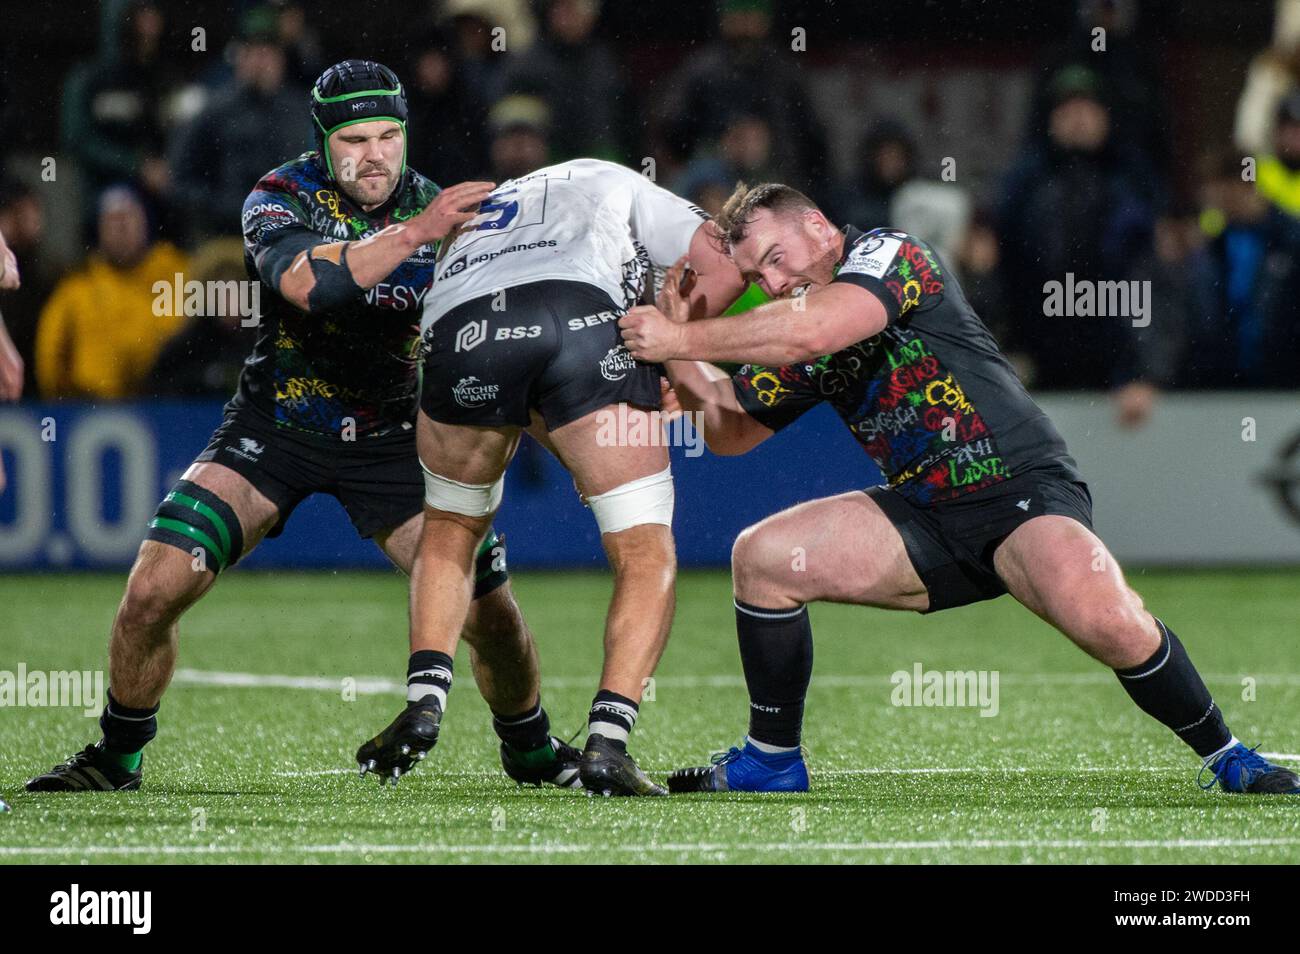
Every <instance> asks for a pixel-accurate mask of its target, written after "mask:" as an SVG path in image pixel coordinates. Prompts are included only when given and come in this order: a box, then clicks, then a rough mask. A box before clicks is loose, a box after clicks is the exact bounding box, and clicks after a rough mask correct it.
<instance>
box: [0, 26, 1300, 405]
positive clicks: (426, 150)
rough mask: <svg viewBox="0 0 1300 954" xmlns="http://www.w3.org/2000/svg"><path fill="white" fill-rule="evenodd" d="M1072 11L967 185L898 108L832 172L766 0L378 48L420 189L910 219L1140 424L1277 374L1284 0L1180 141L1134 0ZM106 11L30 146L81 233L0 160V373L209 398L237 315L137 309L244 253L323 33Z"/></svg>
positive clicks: (48, 394)
mask: <svg viewBox="0 0 1300 954" xmlns="http://www.w3.org/2000/svg"><path fill="white" fill-rule="evenodd" d="M605 2H606V3H609V2H612V0H605ZM1077 6H1078V11H1077V16H1076V17H1075V19H1074V21H1073V22H1074V27H1073V29H1072V31H1071V33H1070V35H1069V36H1068V37H1066V38H1064V40H1063V42H1062V43H1061V44H1060V45H1059V47H1058V48H1053V49H1051V50H1045V51H1043V53H1042V56H1041V61H1040V62H1039V63H1037V64H1036V66H1035V68H1034V69H1033V70H1032V73H1031V80H1032V87H1033V89H1032V96H1031V97H1030V100H1029V102H1028V108H1027V110H1026V115H1025V119H1024V125H1023V133H1022V136H1021V138H1020V141H1019V143H1018V145H1017V146H1016V148H1015V150H1013V151H1012V152H1011V156H1012V161H1011V162H1010V163H1009V164H1008V165H1007V167H1006V168H1004V169H1002V170H1000V172H999V174H998V175H996V176H992V177H988V181H986V182H984V183H981V184H980V185H979V187H973V186H972V185H971V184H969V183H967V182H965V181H963V179H962V178H961V177H957V178H956V179H954V180H952V181H948V179H947V177H944V176H942V175H941V169H940V168H922V166H921V164H920V161H919V157H920V156H921V155H922V154H923V153H924V152H925V149H924V148H923V147H924V146H925V145H926V144H924V143H922V142H921V141H919V140H918V131H917V130H916V129H915V128H914V127H913V126H911V125H909V123H908V122H907V120H906V118H905V114H904V115H887V114H881V115H874V116H871V117H869V118H868V120H867V121H866V122H865V123H864V128H862V130H861V133H860V138H859V142H858V147H857V149H856V150H855V152H854V168H853V169H852V170H851V171H850V174H848V175H847V176H846V175H843V174H842V172H843V170H837V168H836V167H835V165H834V164H833V163H832V162H831V161H830V158H829V153H830V150H829V149H828V147H827V139H828V137H827V133H828V131H829V127H828V126H827V123H828V122H829V121H831V120H830V118H829V117H828V116H826V115H825V110H824V109H822V110H819V108H818V104H817V103H816V101H815V97H814V95H813V91H812V90H811V88H810V80H811V77H812V73H813V69H814V67H813V66H809V65H805V64H807V63H810V62H811V61H810V60H808V59H806V58H804V59H801V58H800V55H799V54H795V53H792V51H791V40H790V37H789V36H788V35H780V34H778V33H777V31H776V29H775V27H774V15H773V14H774V11H773V8H772V2H771V0H719V2H717V3H716V14H717V17H718V23H717V30H716V31H715V32H713V33H711V34H710V35H711V36H712V37H713V38H712V39H710V40H707V41H702V42H700V43H697V44H693V45H692V46H691V47H690V48H689V50H688V51H686V52H685V55H684V56H682V57H680V58H678V59H676V60H675V61H674V62H673V63H672V64H670V65H669V67H667V68H666V69H665V70H664V72H663V75H653V76H651V77H650V78H649V80H648V81H647V77H646V76H645V75H644V72H645V71H644V70H642V71H641V73H639V74H638V82H637V83H636V84H633V82H632V73H631V66H630V64H631V62H632V60H633V58H634V55H635V54H636V52H637V47H638V41H637V39H636V38H628V37H622V38H617V41H616V40H615V39H610V38H607V37H606V36H605V34H604V33H602V31H601V29H600V27H601V17H602V5H601V0H442V2H437V3H435V4H433V6H432V8H431V12H430V14H429V17H428V19H427V21H426V22H424V23H423V24H422V25H420V26H419V27H418V29H415V30H413V31H412V32H411V33H410V34H409V36H408V37H407V38H406V41H405V42H404V44H403V46H402V54H401V59H399V60H398V61H394V62H389V63H388V64H387V65H390V66H392V67H393V68H394V69H395V70H396V71H397V72H398V75H399V76H401V77H402V78H403V81H404V83H405V84H406V88H407V92H408V96H409V101H410V129H411V137H410V141H409V153H408V161H409V164H410V165H411V166H412V167H414V168H416V169H418V170H420V171H422V172H424V173H425V174H426V175H429V176H430V177H431V178H433V179H434V180H435V181H438V182H440V183H442V184H444V185H445V184H450V183H452V182H455V181H461V180H466V179H474V178H491V179H494V180H496V181H501V180H504V179H507V178H510V177H514V176H518V175H522V174H525V173H527V172H529V171H531V170H533V169H536V168H538V167H540V166H542V165H545V164H547V163H549V162H554V161H560V160H564V159H568V158H573V157H576V156H597V157H602V158H609V159H614V160H617V161H621V162H624V163H626V164H627V165H629V166H631V167H633V168H636V169H638V170H643V169H644V167H645V161H646V159H647V158H649V159H653V162H654V165H655V169H654V174H655V178H656V180H657V181H658V182H660V183H661V184H663V185H665V186H667V187H668V188H671V189H673V190H674V191H676V192H678V193H679V194H681V195H683V196H685V197H687V198H689V199H691V200H692V201H693V202H695V203H696V204H698V205H699V206H701V207H702V208H704V209H706V210H709V211H717V209H718V208H719V207H720V206H721V204H722V202H723V200H724V199H725V198H726V196H727V195H728V194H729V193H730V192H731V190H732V188H733V187H734V185H735V183H736V182H737V180H746V181H749V182H751V183H753V182H756V181H763V180H780V181H785V182H788V183H790V184H792V185H795V186H796V187H798V188H801V189H803V190H805V191H806V192H807V193H808V194H809V195H811V196H812V197H813V198H814V199H816V200H817V201H818V202H819V203H820V204H821V205H822V206H823V208H824V209H825V210H826V211H827V213H828V215H829V216H830V218H831V219H832V221H834V222H836V223H837V224H846V223H851V224H853V225H856V226H857V227H859V228H862V229H870V228H875V227H880V226H892V227H895V228H899V229H903V230H906V231H911V232H914V233H916V234H918V235H920V236H922V237H923V238H926V239H927V240H928V241H930V242H931V243H932V244H933V245H934V246H935V247H936V248H937V249H938V250H939V252H940V254H941V256H942V258H943V259H944V261H945V262H946V264H947V265H948V267H949V268H950V270H952V271H953V272H955V273H957V274H958V275H959V276H960V278H961V279H962V282H963V285H964V287H965V288H966V290H967V293H968V296H969V297H970V298H971V300H972V303H973V305H974V306H975V308H976V310H977V312H978V313H979V314H980V316H981V317H982V318H983V319H984V320H985V322H986V323H987V324H988V325H989V326H990V327H991V328H992V329H993V331H994V333H995V334H996V335H997V337H998V339H999V341H1000V342H1001V343H1002V344H1003V347H1004V350H1005V351H1006V352H1007V353H1008V355H1009V356H1011V358H1012V360H1013V362H1014V363H1015V364H1016V366H1017V369H1018V370H1019V371H1020V373H1021V374H1022V376H1023V377H1024V378H1025V379H1026V381H1027V383H1028V384H1029V385H1030V386H1031V387H1032V388H1036V389H1040V390H1048V389H1080V388H1087V389H1099V388H1106V389H1110V390H1111V391H1112V392H1113V393H1114V395H1115V397H1116V401H1117V407H1118V409H1119V413H1120V415H1121V417H1122V419H1124V420H1125V421H1127V422H1129V423H1140V422H1141V421H1142V420H1143V419H1144V418H1145V416H1146V415H1147V414H1149V412H1150V410H1151V407H1152V403H1153V401H1154V400H1155V397H1156V395H1157V394H1158V393H1159V392H1160V391H1162V390H1165V389H1171V388H1175V389H1188V388H1297V387H1300V322H1298V321H1297V317H1298V316H1300V308H1298V307H1297V304H1296V303H1297V302H1298V301H1300V0H1279V2H1278V4H1277V14H1276V19H1277V22H1276V26H1275V30H1274V42H1273V44H1272V46H1271V47H1270V48H1269V49H1268V50H1266V51H1264V52H1262V53H1260V54H1259V55H1258V56H1257V57H1255V59H1254V60H1253V62H1252V63H1251V64H1250V66H1249V69H1248V70H1246V71H1244V73H1243V74H1242V75H1241V76H1240V77H1239V78H1238V79H1236V80H1232V82H1233V83H1234V85H1237V84H1239V85H1240V86H1241V89H1240V91H1239V104H1238V108H1237V116H1236V122H1235V127H1234V128H1231V129H1223V130H1211V131H1210V135H1209V137H1208V138H1209V139H1210V140H1211V141H1212V142H1214V143H1217V145H1213V146H1212V148H1209V149H1208V150H1205V151H1204V152H1203V153H1202V154H1200V155H1197V156H1195V157H1192V156H1183V155H1176V154H1175V151H1174V149H1173V148H1172V145H1171V141H1170V140H1171V137H1170V132H1169V131H1170V127H1171V123H1170V112H1171V110H1170V105H1171V103H1170V101H1171V99H1173V98H1175V97H1176V90H1171V88H1170V82H1169V79H1168V77H1167V76H1163V75H1161V74H1160V72H1159V69H1160V63H1159V62H1157V61H1156V58H1154V57H1152V56H1151V55H1149V53H1148V51H1147V50H1146V49H1145V44H1144V40H1143V38H1142V37H1141V36H1140V35H1139V33H1138V31H1137V27H1136V22H1137V21H1136V14H1137V12H1138V11H1137V6H1138V0H1081V2H1079V3H1078V4H1077ZM701 7H702V9H703V10H705V11H706V12H707V11H709V9H710V8H709V6H707V5H705V4H701ZM109 8H110V9H111V10H112V17H110V18H109V22H107V23H106V25H105V28H104V30H103V36H102V44H101V49H100V51H99V53H98V55H96V56H95V57H93V58H92V59H90V60H88V61H87V62H84V63H82V64H80V65H79V66H78V67H76V68H75V69H74V70H73V71H72V72H71V73H69V74H68V75H67V76H65V77H63V78H62V113H61V122H60V127H61V136H62V141H61V143H60V144H59V148H58V150H54V149H53V147H52V146H51V152H52V153H55V154H57V155H61V156H66V157H69V158H71V159H73V160H75V163H76V167H77V170H78V173H79V176H78V181H79V183H80V205H79V208H80V210H81V211H80V214H81V216H82V223H81V229H82V232H83V234H84V236H85V246H86V254H85V255H84V258H83V259H82V260H81V261H79V262H78V261H74V262H66V261H56V260H54V257H53V256H51V255H49V254H47V247H46V245H47V243H46V242H45V239H44V233H45V230H46V225H47V208H46V201H45V199H44V198H43V191H42V184H41V183H40V182H39V181H37V180H35V179H33V177H32V176H30V175H28V176H25V177H15V176H14V175H13V174H7V175H4V177H3V178H0V235H3V236H4V238H5V239H6V240H7V244H8V247H9V250H10V252H11V253H12V260H13V262H14V264H15V266H16V268H17V269H18V271H19V272H20V274H21V278H22V282H21V286H20V287H18V288H17V289H12V288H11V289H9V290H5V291H3V293H0V312H2V313H3V316H4V322H5V324H6V325H7V327H8V331H9V335H10V337H11V338H12V342H13V346H12V349H9V346H8V343H7V342H3V341H0V397H3V396H13V393H14V392H15V391H16V388H17V386H16V385H15V384H14V383H13V376H14V371H13V369H14V368H17V367H19V366H20V365H21V367H22V368H23V369H24V370H23V377H24V380H23V382H22V393H23V394H25V395H27V396H39V397H41V398H91V399H113V398H129V397H142V396H200V395H211V396H225V395H228V394H229V393H230V392H231V390H232V389H233V385H234V380H235V377H236V376H237V375H238V372H239V367H240V363H241V362H242V360H243V357H244V355H245V354H246V352H247V350H248V347H249V345H250V341H249V339H248V337H247V335H248V334H249V332H248V331H247V330H245V329H243V328H241V327H240V321H239V318H238V316H237V314H231V312H230V310H226V309H222V312H223V314H224V315H225V317H223V316H221V315H210V314H206V313H203V314H192V315H189V316H186V315H171V314H163V315H159V314H157V311H158V309H157V308H156V307H155V300H156V294H155V292H154V290H153V288H154V284H155V282H157V281H159V280H163V281H168V282H170V281H172V280H173V276H183V278H184V280H185V281H189V280H198V281H201V282H202V281H210V280H212V281H230V280H238V279H242V278H244V277H245V272H244V264H243V260H242V258H243V256H242V248H241V244H240V242H239V240H238V235H239V225H240V223H239V214H240V208H241V205H242V202H243V199H244V197H245V196H246V195H247V193H248V192H249V190H250V189H251V187H252V185H253V184H254V183H255V182H256V181H257V179H258V178H259V177H260V176H261V175H262V174H263V173H265V172H266V171H268V170H269V169H271V168H273V167H274V166H276V165H279V164H280V163H282V162H284V161H286V160H287V159H289V158H291V157H293V156H296V155H297V154H299V153H301V152H303V151H305V150H306V149H308V148H310V141H311V140H310V128H309V122H310V119H309V115H308V111H307V105H306V94H307V90H308V89H309V88H310V85H311V83H312V81H313V79H314V78H315V76H316V75H317V74H318V73H319V72H320V71H321V70H322V69H323V68H324V67H325V66H326V65H328V61H327V60H326V58H325V52H324V51H325V50H326V43H325V40H324V38H322V37H321V36H319V35H317V33H316V32H315V30H314V28H313V26H312V23H311V18H310V17H309V16H308V15H307V6H306V5H305V4H304V3H303V2H300V0H278V2H273V3H270V4H268V5H267V6H264V7H248V8H244V9H243V12H242V13H241V15H240V16H239V18H238V23H237V28H236V29H235V31H234V37H233V39H232V40H231V42H230V44H229V46H228V48H227V49H226V50H225V53H224V55H222V56H217V57H212V58H211V62H213V63H215V64H216V65H214V66H212V67H211V68H209V69H208V70H206V71H205V72H203V73H201V74H200V75H198V76H197V77H195V76H180V75H177V74H176V72H175V71H174V68H173V67H172V65H171V63H172V62H173V58H170V57H168V56H166V55H164V54H163V51H162V48H161V45H160V37H162V35H163V31H164V26H165V18H166V16H167V12H166V8H165V7H164V5H163V4H162V3H161V2H159V0H117V2H116V3H114V2H111V0H110V2H109ZM1099 26H1100V27H1102V28H1104V30H1105V37H1106V40H1105V51H1104V52H1099V51H1098V50H1097V49H1096V48H1095V47H1096V33H1095V29H1096V28H1097V27H1099ZM499 28H504V33H502V32H501V31H500V29H499ZM502 36H504V37H507V38H508V42H507V43H506V44H505V49H501V48H500V43H499V42H498V40H499V38H500V37H502ZM331 40H332V41H333V43H334V45H335V47H336V46H337V44H338V42H339V41H338V38H331ZM330 49H331V50H333V49H334V47H330ZM1224 79H1227V78H1226V77H1225V78H1224ZM1236 92H1237V91H1234V94H1235V93H1236ZM960 146H961V144H960V143H954V144H952V145H951V146H948V145H947V144H944V146H943V148H944V149H947V150H948V151H949V152H951V153H954V154H956V155H958V156H960ZM930 151H931V152H932V151H933V150H930ZM0 159H3V157H2V156H0ZM1189 167H1190V168H1189ZM3 168H4V164H3V162H0V169H3ZM837 172H840V173H841V174H837ZM1067 273H1071V274H1073V275H1074V276H1076V278H1078V279H1090V280H1094V281H1141V282H1150V285H1149V286H1148V287H1149V288H1150V295H1149V301H1150V306H1151V314H1150V320H1149V323H1146V324H1145V326H1141V324H1140V323H1138V322H1134V321H1127V320H1122V319H1115V318H1111V319H1103V318H1066V317H1050V316H1047V315H1045V312H1044V297H1045V295H1044V286H1045V284H1046V283H1048V282H1052V281H1064V280H1065V276H1066V275H1067ZM6 284H8V285H12V276H10V277H9V280H7V281H6ZM204 311H206V310H204ZM0 337H2V336H0ZM7 349H8V350H7ZM13 351H16V353H17V356H18V359H17V360H15V359H14V358H13V357H12V354H13ZM6 354H8V355H10V357H9V358H8V359H6V357H5V355H6ZM6 367H7V368H8V369H9V370H7V371H6V370H5V368H6Z"/></svg>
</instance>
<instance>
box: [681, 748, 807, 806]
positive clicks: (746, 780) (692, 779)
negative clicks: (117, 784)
mask: <svg viewBox="0 0 1300 954" xmlns="http://www.w3.org/2000/svg"><path fill="white" fill-rule="evenodd" d="M711 761H712V764H711V765H703V766H699V767H696V768H684V769H678V770H677V771H676V772H673V774H672V775H669V776H668V791H670V792H672V793H674V794H681V793H683V792H806V791H808V766H807V765H805V764H804V760H803V751H802V750H798V751H794V752H779V753H776V754H771V753H768V752H764V751H762V750H761V749H759V748H757V747H756V746H755V745H754V744H753V743H751V742H750V741H749V740H748V739H746V740H745V747H744V748H743V749H737V748H733V749H731V750H730V751H728V752H725V753H720V754H718V755H715V756H714V757H713V758H712V760H711Z"/></svg>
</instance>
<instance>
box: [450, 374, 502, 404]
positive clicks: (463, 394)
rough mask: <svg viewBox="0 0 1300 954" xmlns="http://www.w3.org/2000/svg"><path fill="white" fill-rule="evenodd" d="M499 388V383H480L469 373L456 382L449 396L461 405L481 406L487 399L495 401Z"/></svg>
mask: <svg viewBox="0 0 1300 954" xmlns="http://www.w3.org/2000/svg"><path fill="white" fill-rule="evenodd" d="M500 390H501V386H500V385H499V384H482V383H481V382H480V381H479V379H478V378H476V377H474V376H473V375H471V376H470V377H468V378H461V379H460V380H459V381H458V382H456V386H455V387H454V388H452V389H451V396H452V398H454V399H455V401H456V403H457V404H459V405H460V406H461V407H466V408H470V407H482V406H483V405H484V404H487V403H488V402H489V401H495V400H496V397H497V393H498V392H499V391H500Z"/></svg>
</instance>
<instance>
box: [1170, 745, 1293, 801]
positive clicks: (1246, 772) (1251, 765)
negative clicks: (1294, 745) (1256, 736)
mask: <svg viewBox="0 0 1300 954" xmlns="http://www.w3.org/2000/svg"><path fill="white" fill-rule="evenodd" d="M1255 748H1259V746H1256V747H1255ZM1206 769H1209V770H1210V771H1211V772H1212V773H1213V775H1212V777H1211V778H1210V780H1209V781H1208V782H1202V781H1201V776H1202V775H1203V774H1204V773H1205V770H1206ZM1196 781H1197V783H1198V784H1199V785H1200V786H1201V788H1203V789H1206V790H1209V789H1211V788H1214V783H1215V782H1218V783H1219V787H1220V788H1222V789H1223V790H1224V791H1225V792H1234V793H1237V794H1249V795H1300V775H1296V773H1295V772H1293V771H1291V770H1290V769H1287V768H1282V766H1280V765H1274V764H1273V763H1272V762H1270V761H1268V760H1267V759H1266V758H1264V757H1263V756H1262V755H1260V754H1259V753H1257V752H1256V751H1255V749H1248V748H1246V747H1245V746H1244V745H1242V744H1241V743H1240V742H1238V743H1237V744H1236V745H1234V746H1233V747H1232V748H1230V749H1228V751H1226V752H1224V753H1223V754H1222V755H1220V756H1219V757H1218V758H1216V759H1214V761H1213V762H1211V761H1210V760H1209V759H1206V761H1205V764H1204V765H1202V766H1201V771H1200V773H1198V774H1197V777H1196Z"/></svg>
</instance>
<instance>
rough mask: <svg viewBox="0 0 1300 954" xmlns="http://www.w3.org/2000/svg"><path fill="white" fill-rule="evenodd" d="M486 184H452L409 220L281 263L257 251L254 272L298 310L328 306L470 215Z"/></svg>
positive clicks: (374, 282) (301, 252)
mask: <svg viewBox="0 0 1300 954" xmlns="http://www.w3.org/2000/svg"><path fill="white" fill-rule="evenodd" d="M492 188H493V184H492V183H491V182H462V183H461V184H459V185H454V186H452V187H451V188H449V189H445V190H444V191H442V192H441V193H439V194H438V197H437V198H436V199H434V200H433V201H432V202H431V203H429V205H428V206H427V207H426V208H425V209H424V211H423V212H421V213H420V214H419V215H417V216H415V218H413V219H411V220H410V221H409V222H404V223H401V224H399V225H390V226H389V227H388V228H386V229H384V230H383V231H382V232H379V233H377V234H375V235H372V236H370V237H369V238H364V239H360V240H358V241H355V242H319V243H313V244H311V245H310V246H309V247H307V248H300V249H299V251H298V252H297V254H296V255H294V256H293V259H292V261H291V262H289V263H288V264H287V265H286V264H285V263H284V262H283V260H282V259H283V257H284V256H282V255H281V256H277V255H276V253H275V248H274V246H271V247H270V248H268V249H267V250H266V252H264V253H263V259H264V261H263V259H259V260H258V270H259V272H261V274H262V275H263V278H264V279H266V280H267V281H268V282H269V283H270V284H271V285H272V286H273V287H274V288H275V289H276V290H277V291H278V292H279V293H280V295H281V296H283V297H284V298H285V299H286V300H288V301H289V302H291V303H293V304H294V305H296V306H297V307H298V308H301V309H302V310H303V311H307V312H312V311H326V310H329V309H330V308H334V307H337V306H338V305H339V304H342V303H343V302H345V301H347V300H348V299H349V298H351V297H353V296H355V295H356V294H357V293H358V292H362V291H365V290H366V289H369V288H373V287H374V286H375V285H377V284H379V283H380V282H381V281H383V280H384V278H386V277H387V276H388V275H390V274H392V272H393V269H395V268H397V266H398V265H400V264H401V263H402V262H403V261H404V260H405V259H407V258H408V257H410V256H411V255H412V254H414V253H415V251H416V250H417V249H418V248H419V247H420V246H421V245H427V244H429V243H431V242H436V241H437V240H439V239H441V238H443V237H445V236H446V235H447V233H449V232H450V231H451V230H452V229H453V228H455V227H456V226H457V225H460V224H462V223H464V222H468V221H469V220H470V219H472V218H474V216H475V215H477V214H478V212H477V209H478V205H479V203H480V202H482V201H483V200H484V199H485V198H487V196H488V193H489V192H491V191H492ZM277 258H278V259H280V260H278V261H277ZM264 262H265V263H264Z"/></svg>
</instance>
